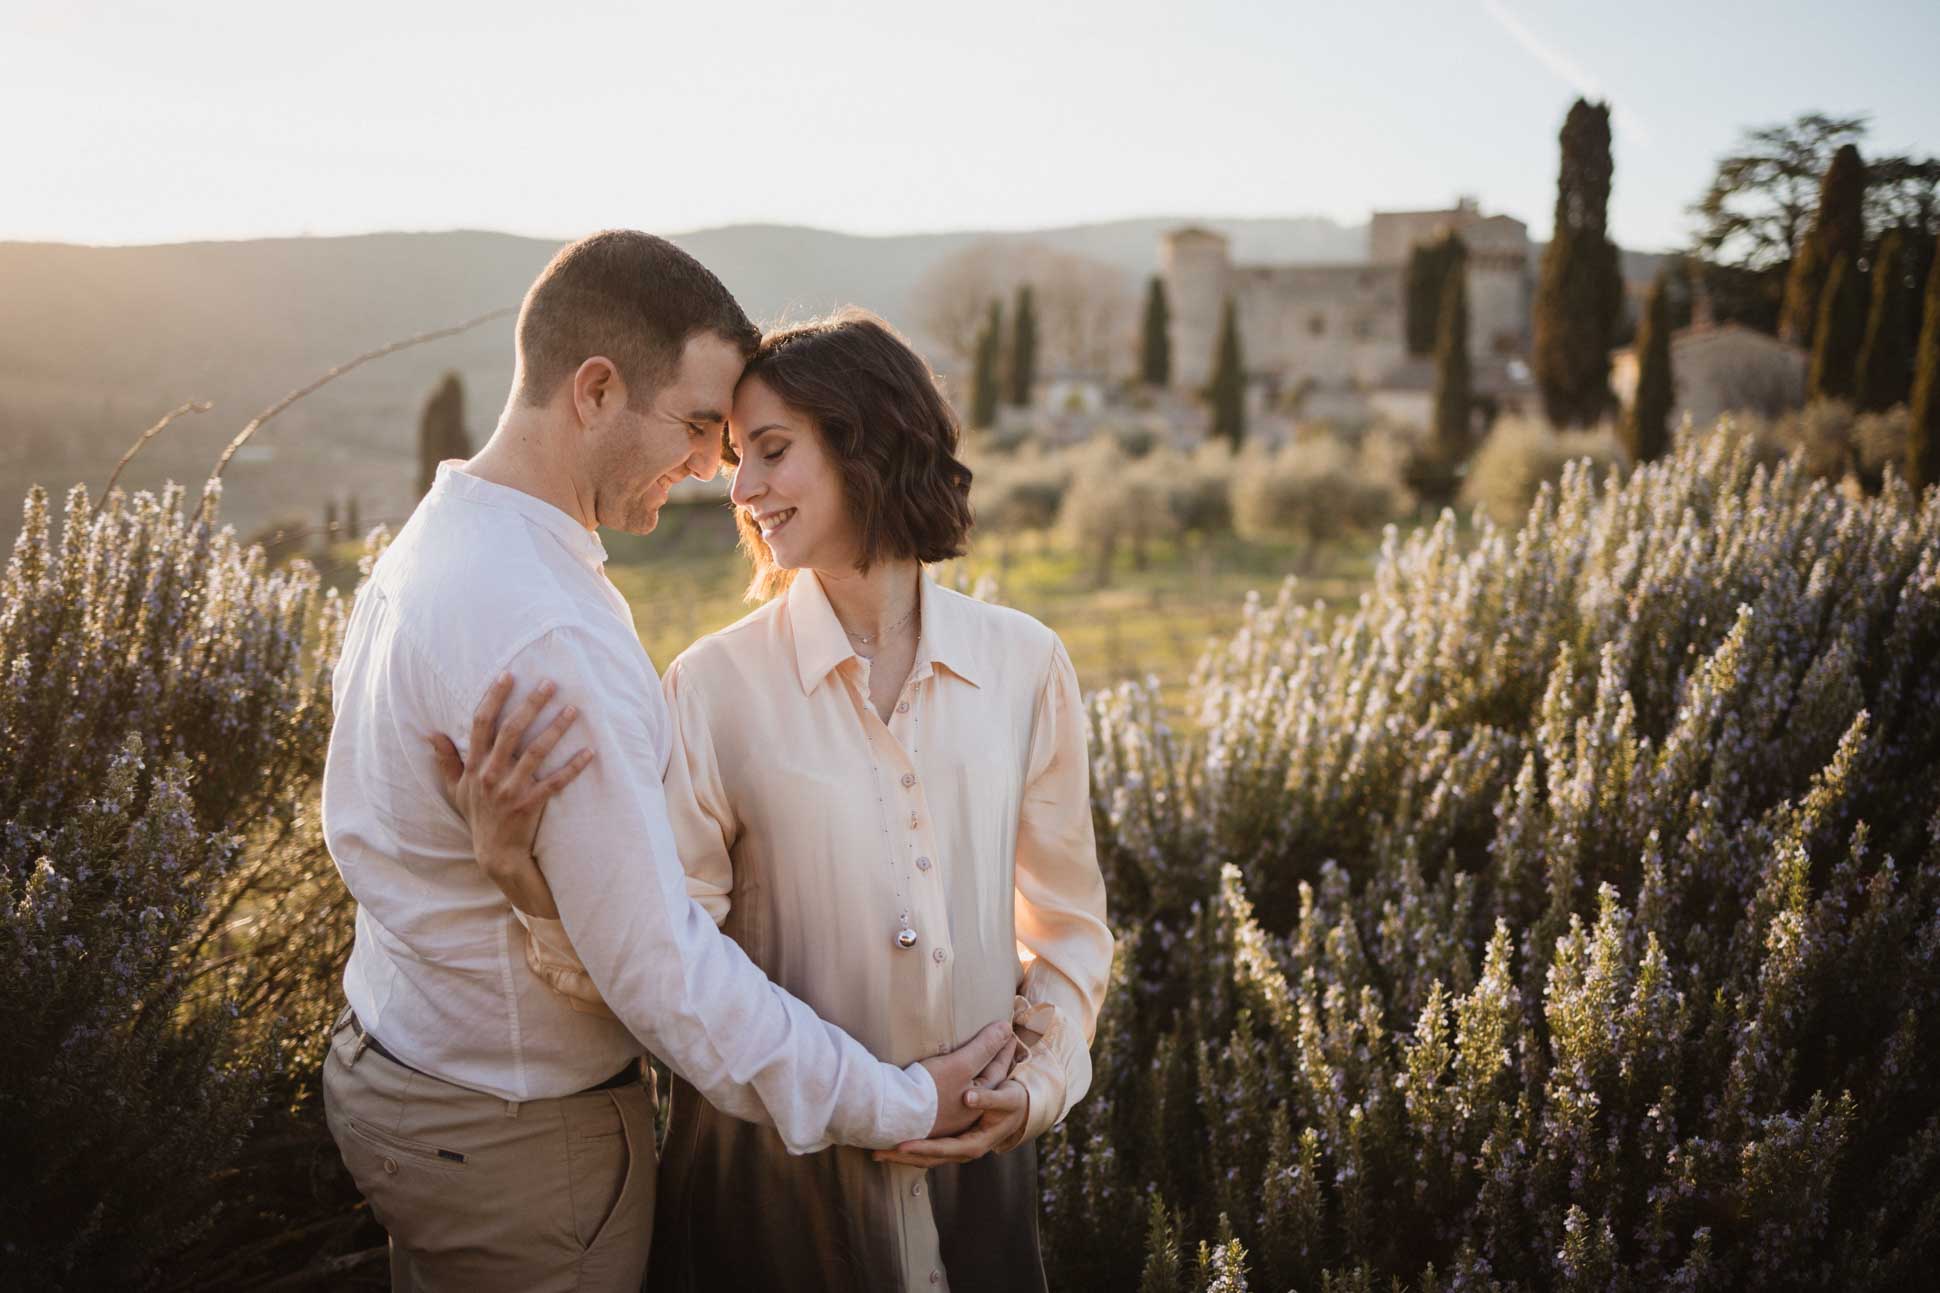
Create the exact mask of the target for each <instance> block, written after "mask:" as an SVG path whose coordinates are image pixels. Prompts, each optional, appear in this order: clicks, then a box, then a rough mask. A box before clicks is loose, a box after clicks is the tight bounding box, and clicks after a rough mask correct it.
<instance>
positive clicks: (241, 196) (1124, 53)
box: [0, 0, 1940, 247]
mask: <svg viewBox="0 0 1940 1293" xmlns="http://www.w3.org/2000/svg"><path fill="white" fill-rule="evenodd" d="M1936 51H1940V0H1841V2H1840V3H1837V4H1829V3H1827V2H1826V0H1760V2H1759V3H1755V4H1754V3H1744V2H1742V0H1677V2H1676V3H1669V2H1666V0H1630V2H1628V3H1623V4H1614V3H1610V2H1609V0H1598V2H1597V3H1582V2H1580V0H1579V2H1574V3H1565V2H1563V0H1419V2H1417V3H1399V2H1397V0H1359V2H1357V3H1318V2H1317V0H1258V2H1256V3H1237V2H1235V0H1168V2H1167V3H1157V2H1155V0H1109V2H1106V3H1092V2H1091V0H1085V2H1084V3H1058V2H1056V0H1039V2H1038V3H1032V4H1026V3H1013V2H1012V0H982V2H981V3H962V2H961V0H958V2H957V3H951V4H947V5H945V4H925V3H922V2H921V0H900V2H898V3H887V2H877V0H869V2H866V3H865V2H861V0H856V2H852V3H839V4H815V3H807V2H804V0H797V2H794V3H781V2H779V0H727V2H726V3H712V4H703V3H688V4H681V5H668V4H650V3H640V2H639V0H551V2H550V3H526V4H517V5H513V4H504V3H499V2H498V0H465V2H463V3H455V2H449V3H448V2H446V0H386V2H384V3H372V2H369V0H334V2H333V3H330V4H305V5H296V4H290V3H280V2H279V0H247V2H244V0H116V2H115V3H98V2H94V0H4V3H0V121H5V122H6V129H5V130H4V131H0V177H4V178H3V179H0V184H4V187H3V188H0V193H3V194H4V197H0V238H9V239H18V238H34V239H58V240H63V241H76V242H161V241H177V240H183V239H197V238H242V237H255V236H263V235H273V234H294V233H319V234H330V233H355V232H366V231H370V230H378V229H445V228H459V227H462V228H487V229H503V230H509V231H513V232H519V233H530V234H538V235H544V236H556V237H565V236H571V235H575V234H578V233H581V232H585V231H587V230H589V229H593V228H597V227H600V226H605V225H618V224H625V225H633V226H637V227H642V228H647V229H654V230H660V231H665V232H675V231H680V230H687V229H693V228H698V227H702V226H707V225H715V224H727V223H738V222H745V221H777V222H786V223H798V224H812V225H819V226H822V227H825V228H833V229H843V230H849V231H852V232H857V233H889V232H905V231H915V230H936V229H963V228H1024V227H1034V226H1042V225H1055V224H1072V223H1078V222H1083V221H1090V220H1099V219H1111V218H1115V217H1121V216H1134V215H1157V214H1206V215H1294V214H1308V213H1312V214H1321V215H1330V216H1333V217H1335V218H1337V219H1340V220H1343V221H1359V220H1362V219H1365V217H1366V215H1367V212H1368V211H1369V210H1370V209H1372V208H1388V209H1395V208H1401V209H1405V208H1410V207H1432V206H1440V205H1443V204H1445V203H1447V202H1448V201H1449V200H1450V199H1452V198H1453V197H1454V196H1455V195H1457V194H1458V193H1473V194H1475V195H1476V196H1478V197H1479V198H1480V199H1481V201H1482V204H1483V206H1484V207H1485V208H1487V209H1489V210H1492V211H1507V212H1508V213H1510V214H1512V215H1516V216H1518V217H1520V218H1522V219H1523V220H1526V221H1527V222H1528V223H1529V225H1530V227H1531V232H1532V233H1533V234H1535V235H1536V236H1538V237H1542V236H1546V234H1547V230H1548V226H1549V217H1550V207H1551V204H1552V203H1553V201H1554V191H1555V188H1554V186H1555V176H1556V144H1555V137H1556V131H1557V128H1558V126H1559V125H1560V124H1561V122H1562V117H1563V113H1564V112H1565V111H1566V109H1567V108H1568V106H1569V103H1570V100H1571V99H1572V98H1573V97H1574V96H1575V95H1576V94H1577V93H1579V92H1585V93H1590V94H1592V95H1594V96H1603V97H1607V98H1609V99H1610V100H1611V101H1612V102H1613V104H1614V105H1615V107H1616V112H1617V126H1616V159H1617V172H1616V189H1615V195H1614V198H1613V201H1612V224H1613V227H1614V232H1615V234H1616V235H1617V237H1618V239H1619V240H1620V241H1622V242H1623V243H1625V244H1626V245H1630V246H1638V247H1657V246H1666V245H1671V244H1677V243H1681V242H1683V241H1684V239H1685V237H1686V235H1687V232H1688V229H1689V224H1688V217H1687V216H1686V215H1685V214H1684V210H1683V208H1684V206H1685V204H1686V203H1688V202H1690V201H1691V200H1693V199H1694V198H1695V197H1696V196H1697V195H1698V194H1699V193H1700V192H1701V191H1702V190H1703V188H1704V186H1705V183H1706V181H1707V180H1708V178H1709V176H1710V174H1711V172H1712V169H1713V163H1714V162H1715V160H1716V158H1717V156H1718V155H1719V154H1720V153H1721V152H1723V151H1724V150H1726V149H1727V148H1728V147H1729V146H1730V145H1731V143H1732V141H1733V139H1734V138H1735V137H1736V135H1737V132H1738V130H1739V128H1740V127H1741V126H1745V125H1750V124H1761V123H1766V122H1772V121H1779V120H1784V119H1787V118H1789V117H1791V116H1793V115H1795V114H1796V113H1798V112H1800V111H1804V110H1807V109H1812V108H1820V109H1824V110H1826V111H1830V112H1840V113H1847V112H1853V113H1857V112H1868V113H1871V114H1872V118H1873V128H1872V133H1871V136H1870V141H1869V142H1870V148H1871V149H1872V150H1873V151H1889V150H1890V151H1899V150H1905V149H1916V150H1919V151H1921V152H1923V153H1940V90H1936V87H1935V68H1936V64H1935V61H1934V58H1935V52H1936Z"/></svg>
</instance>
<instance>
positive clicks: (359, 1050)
mask: <svg viewBox="0 0 1940 1293" xmlns="http://www.w3.org/2000/svg"><path fill="white" fill-rule="evenodd" d="M345 1024H349V1025H350V1031H351V1032H352V1033H353V1034H355V1035H356V1038H357V1044H356V1045H355V1046H353V1047H351V1048H350V1058H349V1059H347V1060H345V1061H344V1067H345V1068H352V1069H354V1068H356V1067H357V1061H358V1060H360V1059H363V1058H364V1051H365V1049H366V1048H367V1047H368V1046H369V1045H370V1035H369V1034H368V1033H366V1032H365V1031H364V1025H363V1024H361V1023H359V1022H358V1020H357V1012H356V1011H355V1010H353V1009H352V1008H351V1007H349V1006H345V1007H344V1012H343V1013H342V1014H341V1015H338V1016H337V1023H336V1027H334V1028H332V1029H331V1030H330V1031H331V1032H332V1033H333V1034H334V1033H336V1032H338V1031H339V1030H341V1029H342V1028H343V1026H344V1025H345Z"/></svg>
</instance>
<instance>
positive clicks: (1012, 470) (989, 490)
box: [970, 446, 1071, 534]
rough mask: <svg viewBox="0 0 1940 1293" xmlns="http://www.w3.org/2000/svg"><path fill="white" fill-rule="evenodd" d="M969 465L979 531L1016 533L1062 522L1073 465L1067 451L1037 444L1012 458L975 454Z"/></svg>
mask: <svg viewBox="0 0 1940 1293" xmlns="http://www.w3.org/2000/svg"><path fill="white" fill-rule="evenodd" d="M970 465H971V468H972V471H973V473H974V478H973V480H972V482H971V486H970V502H971V506H972V507H973V508H974V509H975V511H976V517H977V529H978V530H979V531H981V532H983V533H986V534H992V533H994V534H1014V533H1017V532H1019V531H1022V530H1048V529H1050V528H1051V527H1052V526H1053V525H1055V524H1057V519H1058V509H1059V508H1060V507H1061V506H1062V505H1063V503H1064V495H1065V491H1066V489H1067V488H1069V486H1070V483H1071V468H1070V465H1069V464H1068V463H1067V462H1066V461H1065V459H1064V456H1063V455H1062V454H1058V453H1046V452H1042V451H1040V450H1039V449H1037V448H1036V447H1034V446H1033V447H1029V448H1025V449H1021V450H1016V451H1013V453H1012V454H1010V455H1009V456H1007V457H1001V458H975V459H972V460H971V464H970Z"/></svg>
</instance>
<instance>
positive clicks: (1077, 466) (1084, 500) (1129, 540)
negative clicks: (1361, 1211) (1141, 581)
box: [1058, 435, 1175, 587]
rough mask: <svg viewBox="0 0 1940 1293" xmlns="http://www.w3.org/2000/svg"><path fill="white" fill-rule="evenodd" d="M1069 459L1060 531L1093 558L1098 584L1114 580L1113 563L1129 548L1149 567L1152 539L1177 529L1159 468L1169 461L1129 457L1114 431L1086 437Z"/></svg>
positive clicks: (1156, 457) (1065, 456)
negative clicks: (1167, 501) (1148, 557)
mask: <svg viewBox="0 0 1940 1293" xmlns="http://www.w3.org/2000/svg"><path fill="white" fill-rule="evenodd" d="M1064 459H1065V462H1066V463H1067V464H1068V465H1069V470H1070V481H1071V483H1070V487H1069V488H1068V489H1067V490H1066V491H1065V494H1064V501H1063V505H1062V506H1061V507H1060V508H1059V511H1058V529H1059V530H1060V531H1061V532H1062V533H1063V535H1064V538H1065V541H1066V542H1068V543H1069V544H1071V546H1072V547H1074V548H1078V549H1080V550H1082V551H1083V552H1084V553H1085V554H1086V555H1087V556H1088V557H1089V558H1090V559H1091V562H1092V579H1093V582H1095V583H1096V584H1098V585H1099V586H1101V587H1102V586H1104V585H1105V584H1108V583H1110V582H1111V571H1112V564H1113V562H1114V561H1115V560H1116V558H1117V555H1118V553H1119V552H1120V551H1121V550H1123V549H1127V548H1129V549H1130V551H1131V555H1132V560H1133V563H1134V564H1135V565H1138V566H1140V567H1143V566H1144V564H1145V562H1146V560H1147V556H1148V545H1149V544H1150V543H1151V541H1152V540H1154V539H1158V538H1162V537H1164V536H1165V535H1168V534H1170V533H1171V532H1172V531H1173V529H1174V528H1175V522H1174V520H1173V518H1172V513H1171V512H1170V511H1169V510H1168V509H1167V507H1166V485H1165V481H1164V479H1163V476H1162V472H1161V471H1160V470H1156V469H1155V468H1156V467H1157V465H1158V464H1159V463H1162V462H1163V461H1164V459H1162V458H1159V457H1158V456H1157V455H1148V456H1147V457H1145V458H1141V459H1137V460H1128V459H1127V458H1126V457H1125V454H1124V452H1123V451H1122V450H1120V449H1119V447H1118V441H1117V439H1116V438H1115V437H1112V436H1108V435H1104V436H1097V437H1095V438H1094V439H1091V440H1089V441H1086V442H1085V443H1084V444H1082V445H1080V446H1078V447H1077V448H1075V449H1072V450H1070V451H1068V452H1067V453H1066V454H1065V455H1064Z"/></svg>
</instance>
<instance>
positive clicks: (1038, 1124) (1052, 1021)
mask: <svg viewBox="0 0 1940 1293" xmlns="http://www.w3.org/2000/svg"><path fill="white" fill-rule="evenodd" d="M1016 875H1017V892H1016V898H1015V913H1016V922H1017V953H1018V959H1019V961H1020V962H1021V963H1022V965H1023V967H1024V972H1023V977H1022V978H1021V979H1020V980H1019V982H1018V987H1017V1001H1016V1003H1015V1007H1014V1010H1013V1023H1014V1025H1015V1026H1016V1027H1017V1028H1018V1029H1019V1030H1020V1036H1023V1037H1024V1038H1026V1039H1027V1050H1026V1054H1025V1056H1024V1058H1023V1059H1022V1060H1021V1061H1020V1062H1019V1063H1018V1064H1017V1066H1016V1067H1015V1068H1014V1069H1013V1070H1012V1072H1011V1075H1012V1076H1013V1077H1014V1078H1016V1079H1017V1081H1018V1082H1019V1083H1021V1084H1022V1085H1023V1087H1024V1089H1025V1090H1026V1091H1027V1092H1029V1094H1030V1114H1029V1117H1028V1119H1027V1121H1026V1124H1025V1127H1024V1129H1023V1133H1022V1135H1020V1136H1019V1137H1018V1138H1017V1140H1019V1141H1021V1140H1023V1139H1028V1138H1031V1137H1035V1136H1039V1135H1042V1134H1043V1133H1044V1132H1046V1131H1048V1130H1050V1129H1051V1128H1052V1127H1054V1126H1056V1125H1057V1124H1058V1123H1059V1122H1061V1121H1063V1119H1064V1116H1065V1115H1066V1114H1067V1113H1069V1112H1070V1111H1071V1108H1072V1106H1073V1105H1075V1104H1077V1102H1078V1101H1079V1100H1081V1099H1083V1098H1084V1094H1085V1092H1086V1091H1088V1090H1089V1089H1090V1087H1091V1039H1092V1036H1093V1034H1094V1033H1095V1032H1096V1031H1097V1027H1098V1011H1099V1007H1100V1006H1101V1005H1102V1004H1103V1001H1104V996H1105V984H1106V980H1107V978H1108V977H1109V975H1110V973H1111V958H1112V935H1111V930H1110V928H1109V927H1108V926H1107V925H1106V923H1105V881H1104V875H1103V873H1102V872H1101V871H1100V870H1099V867H1098V846H1097V842H1096V840H1095V838H1094V836H1093V833H1092V825H1091V768H1090V761H1089V755H1088V752H1087V746H1086V724H1085V714H1084V703H1083V699H1082V695H1081V693H1080V691H1079V688H1078V675H1077V671H1076V670H1075V669H1074V668H1073V667H1072V664H1071V657H1070V656H1069V655H1068V654H1067V653H1066V651H1065V649H1064V644H1063V643H1062V642H1058V643H1057V644H1056V646H1055V647H1054V649H1053V652H1052V658H1051V662H1050V668H1049V670H1048V672H1047V676H1046V678H1045V680H1044V685H1043V688H1042V691H1041V692H1040V694H1039V697H1038V701H1037V710H1036V715H1035V718H1034V719H1033V725H1032V731H1031V753H1030V766H1029V769H1028V771H1027V774H1026V780H1025V786H1024V796H1023V803H1022V807H1021V808H1020V810H1019V821H1018V830H1017V867H1016ZM1032 1035H1035V1040H1029V1039H1030V1038H1031V1037H1032ZM1012 1143H1013V1144H1014V1143H1017V1142H1016V1141H1013V1142H1012ZM1003 1148H1009V1146H1004V1147H1003Z"/></svg>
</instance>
